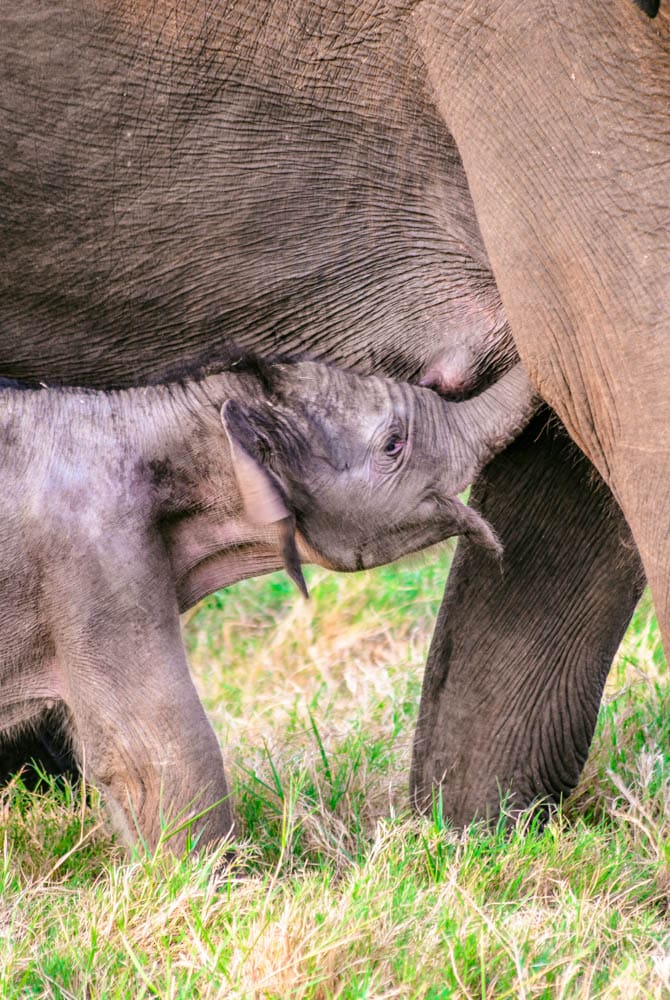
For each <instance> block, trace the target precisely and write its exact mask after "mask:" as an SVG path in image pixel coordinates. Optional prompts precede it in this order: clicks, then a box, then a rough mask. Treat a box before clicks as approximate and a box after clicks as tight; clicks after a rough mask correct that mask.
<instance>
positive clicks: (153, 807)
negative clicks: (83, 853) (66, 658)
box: [68, 615, 234, 854]
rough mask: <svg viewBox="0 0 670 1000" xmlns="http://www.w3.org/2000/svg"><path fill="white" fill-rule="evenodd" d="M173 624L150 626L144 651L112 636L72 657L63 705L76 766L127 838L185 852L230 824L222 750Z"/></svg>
mask: <svg viewBox="0 0 670 1000" xmlns="http://www.w3.org/2000/svg"><path fill="white" fill-rule="evenodd" d="M175 618H176V615H175ZM175 625H176V627H175V628H174V629H173V630H172V632H171V634H166V633H160V632H154V633H153V641H152V638H151V631H150V627H149V629H148V635H147V637H146V645H144V643H143V644H142V649H141V652H138V651H137V650H135V651H133V652H131V651H129V650H128V649H125V648H124V644H123V643H119V642H118V641H116V642H115V641H114V639H112V640H111V641H110V642H109V643H107V644H106V645H104V646H101V645H100V644H99V643H98V644H96V649H95V656H94V658H91V659H90V660H89V658H88V657H87V659H86V662H84V663H82V662H81V661H80V662H77V661H76V660H75V662H74V663H73V664H72V667H71V669H69V671H68V673H69V677H68V682H69V684H68V686H69V688H70V696H69V698H68V707H69V709H70V713H71V717H72V721H73V725H74V730H75V733H74V736H75V746H76V748H77V753H78V756H79V760H80V764H81V767H82V770H83V771H84V774H85V775H86V777H87V778H88V779H89V780H90V781H91V783H92V784H93V785H95V786H96V787H98V788H100V790H101V792H102V793H103V795H104V796H105V799H106V801H107V804H108V807H109V809H110V812H111V815H112V820H113V822H114V826H115V827H116V829H117V830H118V832H119V833H120V834H121V835H122V836H123V838H124V840H125V841H126V842H127V843H129V844H133V843H135V842H136V841H138V840H140V841H141V842H143V843H144V844H145V845H146V847H147V848H148V849H149V850H151V851H154V850H155V849H156V848H157V847H158V846H159V845H161V844H163V843H166V844H167V846H168V847H169V849H170V850H171V851H172V852H173V853H175V854H181V853H182V852H183V851H184V849H185V848H188V847H189V846H191V845H193V846H195V845H198V846H203V845H210V844H216V843H217V842H221V841H223V840H225V839H227V838H229V837H230V836H231V835H232V832H233V826H234V822H233V813H232V809H231V805H230V801H229V796H228V790H227V786H226V779H225V775H224V770H223V760H222V757H221V751H220V749H219V745H218V742H217V739H216V736H215V734H214V732H213V730H212V727H211V725H210V723H209V721H208V720H207V717H206V715H205V712H204V709H203V707H202V705H201V704H200V701H199V699H198V696H197V693H196V690H195V688H194V686H193V682H192V680H191V678H190V676H189V672H188V665H187V662H186V657H185V655H184V651H183V647H182V643H181V638H180V635H179V627H178V621H176V623H175ZM114 638H117V639H118V637H114ZM189 819H192V822H190V823H189V822H188V820H189Z"/></svg>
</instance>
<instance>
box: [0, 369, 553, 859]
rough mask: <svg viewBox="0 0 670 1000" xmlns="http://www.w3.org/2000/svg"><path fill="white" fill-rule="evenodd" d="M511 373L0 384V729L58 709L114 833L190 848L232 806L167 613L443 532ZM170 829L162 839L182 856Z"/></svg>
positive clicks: (499, 432) (455, 519)
mask: <svg viewBox="0 0 670 1000" xmlns="http://www.w3.org/2000/svg"><path fill="white" fill-rule="evenodd" d="M533 409H534V400H533V395H532V392H531V390H530V388H529V385H528V382H527V381H526V378H525V375H524V374H523V372H522V370H521V369H520V368H516V369H514V370H512V371H511V372H510V373H509V374H508V375H507V376H505V377H504V378H503V379H502V380H501V381H500V382H499V383H498V384H497V385H496V386H494V387H493V388H492V389H490V390H488V391H487V392H485V393H483V394H482V395H481V396H480V397H478V398H477V399H475V400H472V401H469V402H467V403H460V404H459V403H447V402H445V401H443V400H441V399H440V398H439V397H438V396H436V395H435V394H433V393H431V392H429V391H428V390H424V389H419V388H412V387H410V386H408V385H402V384H397V383H392V382H388V381H385V380H382V379H378V378H362V377H359V376H355V375H353V374H351V373H344V372H341V371H338V370H336V369H330V368H326V367H325V366H322V365H317V364H314V363H309V362H305V363H300V364H292V365H287V364H275V365H266V366H265V368H264V374H263V377H260V376H259V375H258V373H253V372H252V371H248V372H247V373H245V374H238V373H231V372H230V371H228V372H225V373H219V374H212V375H207V376H205V377H203V378H202V379H201V380H198V381H192V382H185V383H181V384H170V385H156V386H152V387H144V388H142V389H134V390H126V391H122V392H110V393H103V392H91V391H86V390H76V389H72V390H68V389H62V390H18V389H5V390H4V391H2V392H1V393H0V460H1V461H2V465H3V468H4V469H5V475H4V478H3V490H2V494H1V498H0V534H1V538H0V552H1V553H2V561H1V563H0V609H1V610H0V650H2V653H1V658H0V731H2V732H4V733H5V734H8V733H11V731H12V730H16V729H17V728H19V729H20V728H21V727H25V726H26V725H28V726H29V725H30V724H31V723H35V722H37V721H38V720H39V719H40V717H41V716H42V714H43V713H44V712H45V711H53V708H54V706H56V707H57V708H58V707H60V708H62V711H63V714H64V717H65V719H66V726H67V728H68V730H69V733H70V738H71V741H72V746H73V750H74V753H75V755H76V756H77V758H78V760H79V762H80V764H81V766H82V769H83V770H84V773H85V774H86V775H87V777H88V778H89V780H90V781H92V782H93V783H95V784H96V785H97V786H98V787H100V788H101V790H102V791H103V793H104V794H105V797H106V799H107V802H108V803H109V806H110V810H111V813H112V816H113V819H114V823H115V826H116V828H117V830H118V831H119V832H120V833H121V834H122V835H123V836H124V838H125V839H126V840H127V841H128V842H132V841H134V840H135V839H136V838H137V837H138V836H140V837H141V838H142V839H143V841H144V842H145V843H146V844H147V845H148V846H149V847H150V848H155V847H156V846H157V845H158V843H159V840H160V815H161V814H162V815H163V816H164V817H166V818H168V819H169V820H172V821H173V822H177V821H178V820H179V819H181V820H182V821H183V820H185V819H187V818H188V817H189V816H192V815H193V814H194V813H195V812H199V811H200V810H203V809H208V810H209V811H208V812H207V815H206V817H205V818H204V819H203V820H202V821H200V822H195V823H194V824H193V830H192V833H193V835H194V836H196V837H198V838H199V839H200V841H201V843H209V842H213V841H216V840H219V839H223V838H226V837H228V836H229V835H230V834H231V832H232V829H233V815H232V811H231V808H230V805H229V803H228V797H227V796H228V793H227V786H226V780H225V776H224V771H223V764H222V760H221V753H220V750H219V747H218V744H217V741H216V738H215V736H214V734H213V732H212V729H211V727H210V725H209V723H208V721H207V719H206V717H205V714H204V711H203V709H202V706H201V705H200V702H199V700H198V697H197V695H196V692H195V689H194V687H193V684H192V682H191V680H190V677H189V673H188V667H187V663H186V658H185V654H184V649H183V646H182V642H181V636H180V629H179V611H180V610H184V609H185V608H187V607H189V606H191V605H192V604H193V603H194V602H195V601H197V600H198V599H199V598H200V597H202V596H203V595H205V594H206V593H209V592H210V591H212V590H214V589H216V588H218V587H221V586H225V585H226V584H229V583H231V582H233V581H234V580H238V579H241V578H243V577H247V576H251V575H254V574H258V573H266V572H269V571H271V570H275V569H278V568H280V567H281V566H282V565H285V566H286V568H287V569H288V571H289V572H290V573H291V575H292V576H293V577H294V578H295V579H296V582H297V583H298V584H299V585H303V581H302V574H301V571H300V561H316V562H320V563H322V564H323V565H326V566H330V567H334V568H337V569H341V570H355V569H359V568H361V567H363V566H374V565H376V564H378V563H381V562H386V561H389V560H392V559H395V558H398V557H399V556H402V555H404V554H405V553H407V552H411V551H414V550H415V549H419V548H422V547H424V546H426V545H431V544H433V543H435V542H438V541H440V540H442V539H444V538H447V537H449V536H450V535H453V534H459V533H463V534H466V535H470V536H471V537H472V538H473V539H474V540H475V541H478V542H481V543H483V544H484V545H486V546H489V547H493V548H496V547H497V541H496V539H495V536H494V535H493V533H492V531H491V529H490V528H489V527H488V525H486V523H485V522H484V521H483V520H482V518H481V517H480V516H479V515H478V514H476V513H475V512H474V511H471V510H469V509H468V508H466V507H464V506H463V505H462V504H461V503H460V502H459V501H458V499H457V498H456V496H455V494H456V493H457V492H458V491H459V490H462V489H463V488H464V487H465V486H466V485H467V483H468V482H470V480H471V479H472V478H473V477H474V476H475V475H476V474H477V472H478V470H479V469H480V468H481V466H482V465H483V464H484V463H485V462H486V461H487V460H488V459H489V458H490V457H491V456H492V455H493V454H494V453H495V452H496V451H498V450H500V449H501V448H503V447H504V446H505V445H506V444H507V443H508V442H509V441H510V440H511V438H512V437H514V435H515V434H516V432H517V431H518V430H519V429H520V428H522V427H523V426H524V425H525V423H526V422H527V420H528V419H529V418H530V416H531V414H532V412H533ZM185 844H186V835H185V833H184V832H183V831H182V832H180V833H179V834H177V835H176V836H174V837H173V839H172V840H171V841H169V846H170V847H171V848H172V849H173V850H176V851H180V850H182V849H183V848H184V846H185Z"/></svg>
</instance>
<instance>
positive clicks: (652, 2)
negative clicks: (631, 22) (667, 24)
mask: <svg viewBox="0 0 670 1000" xmlns="http://www.w3.org/2000/svg"><path fill="white" fill-rule="evenodd" d="M634 3H636V4H637V5H638V7H639V8H640V9H641V10H643V11H644V12H645V14H648V15H649V17H656V15H657V14H658V8H659V7H660V6H661V0H634Z"/></svg>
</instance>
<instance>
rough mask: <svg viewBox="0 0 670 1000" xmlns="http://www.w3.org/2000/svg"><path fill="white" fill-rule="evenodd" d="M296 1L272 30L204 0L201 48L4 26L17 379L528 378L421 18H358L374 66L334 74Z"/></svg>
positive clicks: (1, 315)
mask: <svg viewBox="0 0 670 1000" xmlns="http://www.w3.org/2000/svg"><path fill="white" fill-rule="evenodd" d="M205 6H207V5H205V4H203V9H204V7H205ZM296 6H297V7H299V6H300V5H293V8H292V11H293V12H292V14H291V15H290V16H289V15H288V14H287V12H284V13H283V14H282V12H280V11H278V9H277V8H272V12H271V13H269V14H268V17H269V18H270V20H271V21H272V23H273V24H274V33H273V32H271V31H270V28H269V26H268V25H267V24H265V25H263V24H261V23H259V22H258V21H257V20H255V19H254V18H245V19H242V21H241V23H240V24H239V25H237V26H236V30H235V31H233V30H232V26H231V24H230V21H229V20H222V21H221V22H220V23H217V22H216V18H212V17H210V19H209V21H208V24H207V28H206V29H203V25H202V24H201V23H200V21H199V16H200V15H199V11H198V7H197V5H195V7H194V9H193V13H192V15H191V17H192V23H191V24H190V25H186V26H185V27H182V28H181V30H180V34H179V36H178V37H174V36H172V35H171V33H170V31H169V30H168V29H167V28H166V27H165V21H164V20H162V21H158V22H157V23H152V22H151V20H150V19H147V20H144V21H143V22H142V24H141V25H138V24H134V23H133V22H132V13H129V14H128V15H127V16H126V17H125V19H124V18H123V16H121V19H120V18H119V16H117V15H113V14H112V13H109V12H107V13H106V12H105V11H104V10H99V11H98V14H97V16H95V17H94V16H92V15H91V14H90V13H87V14H86V17H84V16H83V15H82V10H81V7H80V5H79V4H77V3H75V2H74V0H72V2H71V3H70V4H66V5H65V6H63V5H59V8H58V10H55V9H54V12H53V13H51V14H50V15H49V14H48V13H46V14H45V13H43V6H42V5H41V4H38V3H27V4H24V5H22V6H21V8H20V11H19V12H11V13H8V14H3V15H1V16H0V29H1V32H0V57H1V58H0V66H1V67H2V68H1V69H0V86H1V88H2V94H3V100H2V108H1V109H0V187H1V188H2V191H3V220H2V231H1V233H0V253H1V254H2V267H0V374H3V375H7V376H13V377H18V378H31V379H38V380H42V381H53V382H76V383H79V384H87V385H96V386H106V385H111V384H119V385H120V384H126V383H128V382H130V381H134V380H136V379H137V378H142V377H154V378H156V377H157V378H160V377H161V376H163V375H165V374H166V373H167V372H171V371H172V370H174V369H176V368H177V369H178V368H180V367H187V366H188V365H189V364H190V363H191V362H194V361H199V360H201V359H202V358H203V357H207V356H210V357H211V356H214V357H216V356H217V354H219V355H220V354H221V352H222V351H223V350H224V349H226V348H227V347H229V346H230V345H235V346H236V347H243V348H251V349H255V350H261V351H270V352H277V351H289V352H295V351H305V352H308V353H310V354H314V355H317V356H319V357H325V358H329V359H331V360H334V361H337V362H340V363H344V364H347V365H350V366H354V367H356V368H358V369H359V370H363V371H366V372H369V371H373V370H379V371H383V372H385V373H386V374H390V375H397V376H400V377H403V378H408V377H409V378H417V377H419V376H420V375H422V374H423V373H425V372H426V371H427V370H429V369H432V368H434V367H435V365H436V364H438V366H441V370H445V369H446V370H447V371H449V373H450V378H451V380H452V383H453V384H454V386H455V387H456V388H457V390H461V389H467V388H473V387H475V386H476V385H478V384H481V383H482V382H483V381H485V380H486V379H487V378H488V377H490V376H491V375H492V374H494V373H495V372H496V371H497V370H499V369H501V368H502V367H504V366H505V365H506V364H507V363H508V362H509V360H510V355H511V350H512V349H511V342H510V339H509V331H508V327H507V325H506V322H505V318H504V314H503V310H502V306H501V303H500V300H499V297H498V294H497V290H496V288H495V284H494V282H493V279H492V277H491V274H490V271H489V269H488V264H487V260H486V255H485V252H484V250H483V246H482V243H481V239H480V235H479V231H478V227H477V224H476V222H475V218H474V212H473V211H472V206H471V203H470V199H469V194H468V190H467V184H466V181H465V177H464V174H463V171H462V167H461V164H460V160H459V158H458V156H457V154H456V152H455V148H454V145H453V142H452V141H451V139H450V137H449V134H448V133H447V132H446V130H445V128H444V125H443V123H442V122H441V120H440V119H439V117H438V116H437V115H436V114H435V112H434V110H433V108H432V106H431V103H430V100H429V99H428V96H427V94H426V92H425V91H424V85H423V78H422V75H421V73H420V66H419V65H418V64H417V65H415V66H414V68H413V69H412V72H410V69H411V67H412V63H413V62H415V63H416V60H417V57H416V54H415V53H414V52H413V50H412V49H411V46H410V43H409V41H408V39H407V38H406V37H405V35H404V29H403V28H402V24H399V23H397V22H396V21H395V20H394V19H392V18H389V19H388V21H386V22H384V21H382V22H381V28H380V27H379V25H378V26H377V28H375V29H374V30H373V27H372V26H371V25H369V24H367V22H365V21H364V20H361V18H360V17H356V16H354V15H353V14H352V15H349V16H348V17H344V15H343V22H342V24H341V25H339V27H338V31H339V32H340V34H342V35H343V40H346V38H347V35H349V36H350V39H351V42H352V45H353V43H354V41H355V42H357V43H358V45H359V46H360V47H361V48H362V49H365V48H366V47H367V48H368V49H369V51H368V52H367V55H366V58H360V59H357V61H356V62H354V63H352V61H351V60H350V59H342V60H341V62H338V61H337V60H335V59H334V60H332V61H330V62H329V63H328V65H327V66H326V64H324V62H323V59H322V58H321V56H320V54H319V53H318V52H317V51H316V50H315V49H314V45H315V41H314V32H315V31H317V30H318V29H319V28H320V27H323V25H320V23H319V21H320V19H319V17H318V14H317V8H316V7H315V5H308V4H305V5H304V10H302V11H300V10H297V9H296ZM17 10H18V8H17ZM308 15H309V16H308ZM323 16H325V14H324V15H323ZM315 18H316V21H315ZM310 25H311V27H310ZM366 25H367V26H366ZM203 30H206V38H205V39H203V37H202V34H201V32H202V31H203ZM54 39H55V40H56V42H54ZM205 43H206V44H205ZM401 67H402V68H403V77H404V78H405V83H406V86H405V87H404V89H403V88H399V87H398V72H399V69H400V68H401ZM408 74H409V75H408Z"/></svg>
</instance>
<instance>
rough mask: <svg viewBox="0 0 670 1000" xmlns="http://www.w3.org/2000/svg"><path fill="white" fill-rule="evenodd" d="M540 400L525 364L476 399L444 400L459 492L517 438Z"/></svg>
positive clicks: (453, 465)
mask: <svg viewBox="0 0 670 1000" xmlns="http://www.w3.org/2000/svg"><path fill="white" fill-rule="evenodd" d="M539 403H540V400H539V397H538V396H537V394H536V393H535V390H534V389H533V387H532V386H531V384H530V382H529V381H528V376H527V375H526V373H525V371H524V370H523V368H522V367H521V365H515V366H514V368H512V370H511V371H509V372H508V373H507V374H506V375H503V377H502V378H501V379H499V381H498V382H496V383H495V384H494V385H492V386H491V388H489V389H487V390H485V392H482V393H481V394H480V395H479V396H476V397H474V398H473V399H469V400H467V401H466V402H464V403H450V402H444V403H443V405H444V406H446V407H448V413H447V421H446V423H447V432H448V434H449V442H448V447H449V456H450V472H451V473H452V474H455V475H456V478H457V480H458V485H457V490H458V492H460V491H461V490H463V489H465V487H466V486H468V485H469V484H470V483H471V482H472V480H473V479H474V478H475V477H476V476H477V474H478V473H479V472H480V470H481V469H482V468H483V467H484V466H485V465H486V464H487V463H488V462H490V461H491V459H492V458H494V457H495V455H497V454H498V453H499V452H501V451H503V450H504V449H505V448H506V447H507V445H508V444H509V443H510V442H511V441H513V440H514V438H515V437H516V436H517V435H518V434H519V433H520V432H521V431H522V430H523V429H524V427H525V426H526V425H527V424H528V422H529V421H530V419H531V417H532V416H533V414H534V413H535V412H536V410H537V408H538V405H539ZM452 463H453V464H452Z"/></svg>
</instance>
